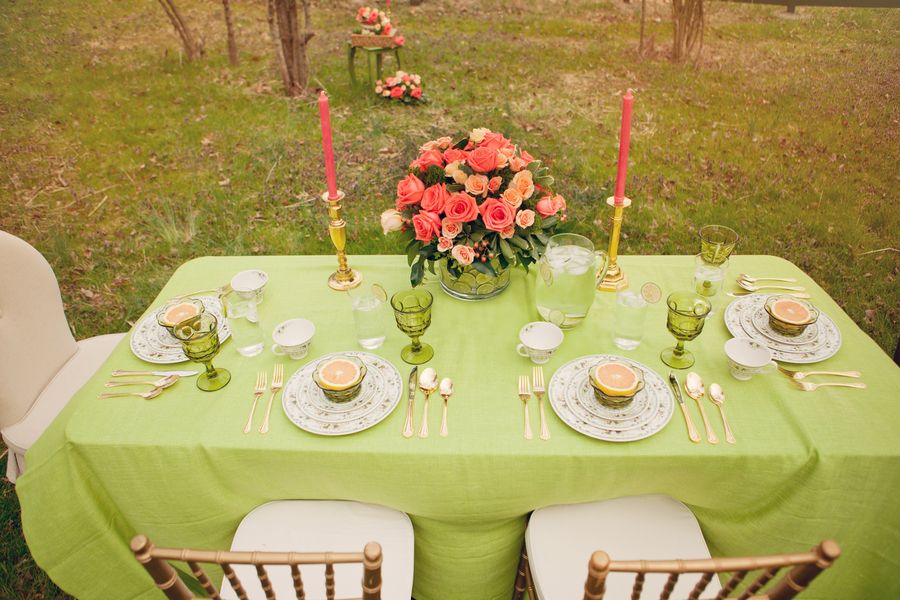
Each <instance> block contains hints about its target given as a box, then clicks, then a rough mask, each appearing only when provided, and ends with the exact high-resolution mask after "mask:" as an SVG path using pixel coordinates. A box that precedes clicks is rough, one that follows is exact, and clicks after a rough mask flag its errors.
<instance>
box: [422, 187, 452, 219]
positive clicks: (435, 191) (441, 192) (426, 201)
mask: <svg viewBox="0 0 900 600" xmlns="http://www.w3.org/2000/svg"><path fill="white" fill-rule="evenodd" d="M449 197H450V194H448V193H447V185H446V184H443V183H441V184H435V185H433V186H431V187H429V188H428V189H426V190H425V193H424V194H422V210H427V211H431V212H433V213H442V212H444V205H445V204H447V198H449Z"/></svg>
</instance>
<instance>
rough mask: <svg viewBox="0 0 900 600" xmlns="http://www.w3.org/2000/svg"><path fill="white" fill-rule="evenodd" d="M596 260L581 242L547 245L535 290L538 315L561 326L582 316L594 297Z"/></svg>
mask: <svg viewBox="0 0 900 600" xmlns="http://www.w3.org/2000/svg"><path fill="white" fill-rule="evenodd" d="M595 260H596V257H595V255H594V253H593V252H592V251H591V250H589V249H588V248H584V247H582V246H577V245H561V246H554V245H553V244H551V245H549V246H548V247H547V251H546V252H545V253H544V256H543V257H542V258H541V264H540V265H539V274H538V278H537V288H536V292H535V296H536V300H537V309H538V313H540V315H541V318H543V319H544V320H545V321H550V322H551V323H556V324H557V325H559V326H560V327H563V328H568V327H574V326H575V325H577V324H578V323H581V321H583V320H584V317H585V316H586V315H587V312H588V310H590V308H591V304H592V303H593V301H594V290H595V285H596V280H595V276H596V273H595V270H596V267H595Z"/></svg>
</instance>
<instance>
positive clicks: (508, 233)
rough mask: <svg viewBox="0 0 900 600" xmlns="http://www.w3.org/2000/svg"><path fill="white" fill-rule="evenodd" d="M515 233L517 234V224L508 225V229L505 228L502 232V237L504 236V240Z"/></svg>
mask: <svg viewBox="0 0 900 600" xmlns="http://www.w3.org/2000/svg"><path fill="white" fill-rule="evenodd" d="M515 234H516V226H515V225H510V226H509V227H507V228H506V229H504V230H503V231H501V232H500V237H502V238H503V239H504V240H508V239H509V238H511V237H512V236H514V235H515Z"/></svg>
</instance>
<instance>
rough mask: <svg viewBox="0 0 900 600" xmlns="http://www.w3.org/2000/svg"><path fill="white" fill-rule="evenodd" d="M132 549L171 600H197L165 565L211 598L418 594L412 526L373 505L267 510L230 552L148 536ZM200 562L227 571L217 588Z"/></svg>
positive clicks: (309, 599) (323, 599)
mask: <svg viewBox="0 0 900 600" xmlns="http://www.w3.org/2000/svg"><path fill="white" fill-rule="evenodd" d="M371 540H378V542H377V543H376V542H373V541H371ZM382 548H383V549H384V550H383V554H382ZM131 549H132V551H133V552H134V554H135V557H136V558H137V559H138V561H139V562H140V563H141V564H143V565H144V567H145V568H146V569H147V571H148V572H149V573H150V575H151V576H152V577H153V580H154V581H155V582H156V585H157V586H158V587H159V588H160V589H161V590H162V591H163V592H164V593H165V594H166V596H167V597H168V598H169V599H170V600H193V598H194V596H193V595H192V594H191V592H190V591H189V590H188V588H187V586H185V585H184V583H182V581H181V580H180V579H179V578H178V576H177V573H176V571H175V570H174V569H173V567H172V566H171V565H170V564H168V562H166V561H180V562H185V563H187V566H188V569H189V570H190V571H191V572H192V573H193V574H194V576H195V577H196V578H197V580H198V581H199V582H200V584H201V585H202V586H203V588H204V589H205V590H206V592H207V594H209V596H210V597H211V598H220V599H222V600H230V599H235V598H240V599H242V600H244V599H248V600H256V599H263V598H266V599H271V598H298V599H300V600H334V599H335V598H349V597H353V598H360V589H362V596H361V597H362V598H363V600H378V599H382V598H383V599H384V600H409V598H410V597H411V596H412V580H413V529H412V523H410V520H409V517H407V516H406V514H404V513H402V512H398V511H395V510H391V509H389V508H385V507H383V506H375V505H372V504H363V503H359V502H345V501H330V500H309V501H307V500H285V501H279V502H269V503H268V504H263V505H262V506H260V507H258V508H256V509H254V510H253V511H252V512H251V513H250V514H248V515H247V516H246V517H244V519H243V520H242V521H241V524H240V525H239V526H238V529H237V532H236V533H235V535H234V539H233V540H232V543H231V551H229V552H217V551H203V550H183V549H171V548H156V547H154V546H153V544H151V543H150V541H149V540H148V539H147V538H146V537H145V536H143V535H138V536H136V537H135V538H134V539H133V540H131ZM325 550H328V552H323V551H325ZM360 550H362V551H360ZM199 563H209V564H216V565H220V566H221V567H222V570H223V571H224V573H225V576H224V577H223V578H222V584H221V586H220V587H219V588H218V589H217V588H216V587H215V585H214V584H213V583H212V581H210V579H209V577H208V576H207V575H206V573H205V572H204V571H203V569H202V567H201V566H200V564H199Z"/></svg>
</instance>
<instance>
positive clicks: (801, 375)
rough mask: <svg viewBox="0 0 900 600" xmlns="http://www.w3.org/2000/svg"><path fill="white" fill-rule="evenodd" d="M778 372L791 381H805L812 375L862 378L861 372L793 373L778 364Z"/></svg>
mask: <svg viewBox="0 0 900 600" xmlns="http://www.w3.org/2000/svg"><path fill="white" fill-rule="evenodd" d="M776 366H777V367H778V370H779V371H781V372H782V373H784V374H785V375H787V376H788V377H790V378H791V379H804V378H806V377H809V376H810V375H836V376H837V377H862V373H860V372H859V371H792V370H790V369H785V368H784V367H782V366H781V365H778V364H776Z"/></svg>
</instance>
